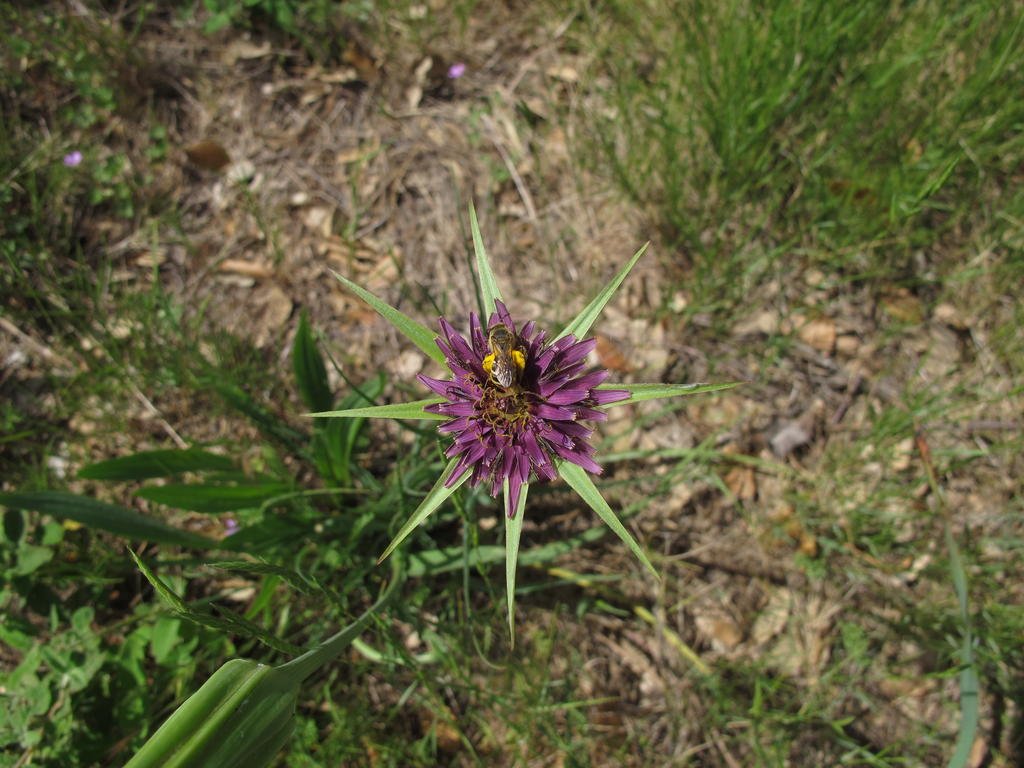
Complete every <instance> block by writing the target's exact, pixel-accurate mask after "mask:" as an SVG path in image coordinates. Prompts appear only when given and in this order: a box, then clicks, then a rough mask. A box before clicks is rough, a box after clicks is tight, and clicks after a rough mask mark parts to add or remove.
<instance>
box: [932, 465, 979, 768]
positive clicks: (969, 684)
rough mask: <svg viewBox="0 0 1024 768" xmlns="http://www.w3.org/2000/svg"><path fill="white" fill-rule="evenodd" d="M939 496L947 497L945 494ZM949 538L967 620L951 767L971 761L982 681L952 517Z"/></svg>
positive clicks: (962, 615) (962, 614) (953, 571)
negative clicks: (980, 679) (975, 654)
mask: <svg viewBox="0 0 1024 768" xmlns="http://www.w3.org/2000/svg"><path fill="white" fill-rule="evenodd" d="M929 479H930V480H932V484H933V487H937V486H936V484H935V482H934V480H933V474H932V473H931V472H930V473H929ZM939 497H940V499H944V497H943V496H941V495H940V496H939ZM943 506H945V505H943ZM947 514H948V513H947ZM945 538H946V548H947V549H948V550H949V570H950V575H951V576H952V578H953V591H954V592H956V598H957V603H958V604H959V608H960V621H961V622H962V623H963V627H962V628H961V633H962V638H961V644H960V662H961V663H962V664H963V665H964V667H963V669H962V670H960V727H959V729H958V731H957V739H956V746H955V748H954V751H953V756H952V757H951V758H950V760H949V768H963V767H964V766H966V765H967V764H968V763H969V762H970V756H971V751H972V747H973V746H974V737H975V734H976V733H977V730H978V698H979V693H980V688H981V683H980V681H979V679H978V670H977V666H976V663H975V660H974V638H973V634H974V633H973V632H972V630H971V614H970V611H969V605H968V599H969V598H968V592H967V574H966V572H965V571H964V564H963V560H962V559H961V557H960V548H959V547H958V546H957V543H956V539H954V538H953V532H952V530H950V526H949V520H948V519H947V520H946V525H945Z"/></svg>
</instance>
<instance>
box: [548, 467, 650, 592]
mask: <svg viewBox="0 0 1024 768" xmlns="http://www.w3.org/2000/svg"><path fill="white" fill-rule="evenodd" d="M558 474H560V475H561V476H562V479H563V480H565V482H566V483H568V484H569V487H570V488H572V489H573V490H574V491H576V493H578V494H579V495H580V498H581V499H583V500H584V501H585V502H587V505H588V506H589V507H590V508H591V509H593V510H594V511H595V512H597V516H598V517H600V518H601V519H602V520H604V522H605V525H607V526H608V527H609V528H611V529H612V532H613V533H615V535H616V536H618V537H619V538H620V539H622V541H623V542H624V543H625V544H626V546H627V547H629V549H630V550H631V551H632V552H633V554H634V555H636V557H637V559H638V560H639V561H640V562H641V563H643V564H644V566H645V567H646V568H647V569H648V570H649V571H650V572H651V573H653V574H654V576H655V578H660V576H658V572H657V571H656V570H654V566H653V565H651V561H650V560H648V559H647V555H646V554H644V551H643V550H642V549H641V548H640V545H639V544H637V542H636V539H634V538H633V536H632V535H631V534H630V532H629V531H627V530H626V528H625V526H623V524H622V522H621V521H620V520H619V518H618V516H617V515H616V514H615V513H614V512H613V511H612V508H611V507H609V506H608V502H607V501H605V500H604V496H602V495H601V492H600V491H599V490H597V486H596V485H594V481H593V480H591V479H590V475H588V474H587V471H586V470H585V469H583V468H582V467H579V466H577V465H576V464H573V463H572V462H569V461H560V462H559V464H558Z"/></svg>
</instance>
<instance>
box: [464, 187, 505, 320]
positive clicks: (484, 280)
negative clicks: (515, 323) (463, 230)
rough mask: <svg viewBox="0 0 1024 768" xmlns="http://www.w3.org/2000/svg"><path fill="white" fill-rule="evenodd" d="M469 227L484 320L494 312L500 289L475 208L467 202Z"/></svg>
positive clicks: (499, 297) (499, 299)
mask: <svg viewBox="0 0 1024 768" xmlns="http://www.w3.org/2000/svg"><path fill="white" fill-rule="evenodd" d="M469 229H470V231H471V232H472V233H473V252H474V253H475V254H476V272H477V278H478V279H479V281H480V298H481V300H482V301H483V305H484V306H483V310H484V322H487V318H489V317H490V316H491V313H492V312H494V302H495V300H498V301H501V290H500V289H499V288H498V281H497V280H495V278H494V270H492V269H491V262H490V260H489V259H488V258H487V250H486V249H485V248H484V239H483V238H482V237H481V236H480V222H478V221H477V219H476V208H475V207H474V206H473V203H470V204H469Z"/></svg>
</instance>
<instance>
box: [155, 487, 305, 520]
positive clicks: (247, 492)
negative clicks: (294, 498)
mask: <svg viewBox="0 0 1024 768" xmlns="http://www.w3.org/2000/svg"><path fill="white" fill-rule="evenodd" d="M290 490H291V487H290V486H288V485H285V484H284V483H258V484H254V485H217V484H213V483H211V484H199V483H195V484H192V483H172V484H169V485H158V486H153V487H150V488H142V489H141V490H139V492H138V494H136V495H138V496H139V497H141V498H143V499H146V500H148V501H155V502H156V503H157V504H166V505H167V506H169V507H174V508H176V509H188V510H190V511H192V512H205V513H207V514H218V513H220V512H233V511H234V510H236V509H251V508H253V507H258V506H260V504H262V503H263V502H264V501H266V500H267V499H272V498H274V497H275V496H281V495H282V494H285V493H287V492H288V491H290Z"/></svg>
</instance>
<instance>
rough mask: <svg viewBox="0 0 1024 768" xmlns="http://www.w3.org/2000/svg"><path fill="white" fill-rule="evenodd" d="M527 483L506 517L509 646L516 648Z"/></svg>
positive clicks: (506, 584)
mask: <svg viewBox="0 0 1024 768" xmlns="http://www.w3.org/2000/svg"><path fill="white" fill-rule="evenodd" d="M504 489H505V509H508V507H509V497H508V496H509V489H508V480H506V481H505V486H504ZM529 490H530V486H529V485H528V484H527V483H523V487H522V489H521V490H520V492H519V503H518V504H517V505H516V508H515V514H514V515H512V517H509V516H508V515H505V596H506V598H507V601H508V636H509V644H510V645H511V646H512V647H513V648H515V646H516V559H517V558H518V557H519V534H521V533H522V532H523V517H524V514H523V510H524V509H526V494H527V492H528V491H529Z"/></svg>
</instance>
